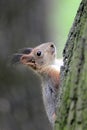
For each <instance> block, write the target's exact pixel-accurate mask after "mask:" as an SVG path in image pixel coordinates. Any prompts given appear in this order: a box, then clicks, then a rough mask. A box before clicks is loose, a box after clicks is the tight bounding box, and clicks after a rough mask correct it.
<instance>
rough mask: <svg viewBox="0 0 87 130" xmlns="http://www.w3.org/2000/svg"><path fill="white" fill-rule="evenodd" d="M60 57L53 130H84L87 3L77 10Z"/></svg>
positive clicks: (86, 128) (86, 127) (86, 118)
mask: <svg viewBox="0 0 87 130" xmlns="http://www.w3.org/2000/svg"><path fill="white" fill-rule="evenodd" d="M63 57H64V70H62V71H61V84H60V87H61V88H62V93H63V94H62V96H61V97H62V99H61V104H60V108H58V118H57V121H56V123H55V130H69V129H70V130H87V0H82V2H81V4H80V7H79V9H78V11H77V15H76V18H75V21H74V23H73V26H72V28H71V30H70V33H69V36H68V40H67V42H66V45H65V48H64V51H63Z"/></svg>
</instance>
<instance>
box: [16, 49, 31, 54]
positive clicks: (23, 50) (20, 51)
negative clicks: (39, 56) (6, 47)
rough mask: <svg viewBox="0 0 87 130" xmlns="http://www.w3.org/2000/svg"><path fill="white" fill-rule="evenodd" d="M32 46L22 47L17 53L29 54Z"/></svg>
mask: <svg viewBox="0 0 87 130" xmlns="http://www.w3.org/2000/svg"><path fill="white" fill-rule="evenodd" d="M32 50H33V48H23V49H20V50H19V53H22V54H30V53H31V52H32Z"/></svg>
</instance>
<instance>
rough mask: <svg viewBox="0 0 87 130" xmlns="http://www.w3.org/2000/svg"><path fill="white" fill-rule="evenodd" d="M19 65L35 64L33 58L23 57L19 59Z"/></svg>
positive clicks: (29, 56)
mask: <svg viewBox="0 0 87 130" xmlns="http://www.w3.org/2000/svg"><path fill="white" fill-rule="evenodd" d="M20 61H21V63H23V64H24V63H29V62H30V63H35V60H34V58H33V57H32V56H31V55H23V56H22V57H21V59H20Z"/></svg>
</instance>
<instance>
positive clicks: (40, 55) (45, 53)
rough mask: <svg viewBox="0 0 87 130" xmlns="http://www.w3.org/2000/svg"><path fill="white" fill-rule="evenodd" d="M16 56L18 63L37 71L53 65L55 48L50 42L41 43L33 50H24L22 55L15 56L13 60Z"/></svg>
mask: <svg viewBox="0 0 87 130" xmlns="http://www.w3.org/2000/svg"><path fill="white" fill-rule="evenodd" d="M18 55H19V58H18V61H19V62H20V63H22V64H24V65H27V66H29V67H31V68H32V69H34V70H37V71H38V70H39V69H40V68H42V67H44V66H47V65H51V64H53V63H54V61H55V57H56V47H55V45H54V43H51V42H48V43H43V44H41V45H39V46H37V47H35V48H26V49H25V50H24V51H23V54H17V55H16V58H14V59H17V56H18Z"/></svg>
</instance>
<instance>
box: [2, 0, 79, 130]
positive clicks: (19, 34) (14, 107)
mask: <svg viewBox="0 0 87 130" xmlns="http://www.w3.org/2000/svg"><path fill="white" fill-rule="evenodd" d="M73 1H74V2H75V3H73V8H72V5H71V4H70V2H71V3H72V2H73ZM79 3H80V0H71V1H69V0H68V1H67V2H66V1H64V0H62V1H60V0H59V1H57V0H54V1H50V0H34V1H32V0H1V1H0V130H44V129H45V130H50V129H51V127H50V124H49V122H48V119H47V117H46V115H45V112H44V107H43V103H42V99H41V90H40V89H41V88H40V85H39V84H40V81H39V80H38V78H37V77H36V75H34V74H31V71H30V70H28V69H27V68H24V67H23V66H21V65H18V66H15V68H14V67H11V66H9V65H8V59H9V56H11V55H12V54H13V53H15V52H16V50H18V49H20V48H23V47H27V46H28V47H33V46H36V45H37V44H40V43H42V42H48V41H53V42H55V43H56V44H57V43H58V44H57V46H58V48H59V50H60V51H59V53H60V54H59V53H58V55H59V56H61V53H62V48H63V46H64V45H62V43H63V44H64V42H65V39H66V36H67V33H68V31H69V28H70V26H71V24H72V22H73V19H74V16H75V13H76V10H77V8H78V6H79ZM68 9H69V11H68ZM65 11H66V15H65ZM73 11H74V12H73ZM68 13H69V14H68ZM63 14H64V15H65V16H64V15H63ZM72 14H73V16H72ZM66 16H67V17H66ZM63 18H64V19H63ZM70 19H71V20H70Z"/></svg>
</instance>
